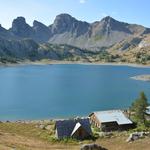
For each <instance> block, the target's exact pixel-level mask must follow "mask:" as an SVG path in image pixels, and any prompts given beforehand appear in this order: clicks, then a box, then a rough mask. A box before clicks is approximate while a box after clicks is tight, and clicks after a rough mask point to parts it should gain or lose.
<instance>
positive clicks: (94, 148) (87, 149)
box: [81, 144, 107, 150]
mask: <svg viewBox="0 0 150 150" xmlns="http://www.w3.org/2000/svg"><path fill="white" fill-rule="evenodd" d="M81 150H107V149H106V148H103V147H101V146H100V145H97V144H85V145H83V146H82V147H81Z"/></svg>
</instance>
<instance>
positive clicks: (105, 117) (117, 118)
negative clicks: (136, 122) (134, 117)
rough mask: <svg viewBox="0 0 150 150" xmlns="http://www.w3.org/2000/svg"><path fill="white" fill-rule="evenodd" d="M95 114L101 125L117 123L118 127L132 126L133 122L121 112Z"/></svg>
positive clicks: (111, 111)
mask: <svg viewBox="0 0 150 150" xmlns="http://www.w3.org/2000/svg"><path fill="white" fill-rule="evenodd" d="M94 114H95V115H96V117H97V119H98V120H99V121H100V122H101V123H107V122H117V124H118V125H125V124H132V121H131V120H130V119H128V118H127V117H126V116H125V114H124V113H123V112H122V111H121V110H108V111H98V112H94Z"/></svg>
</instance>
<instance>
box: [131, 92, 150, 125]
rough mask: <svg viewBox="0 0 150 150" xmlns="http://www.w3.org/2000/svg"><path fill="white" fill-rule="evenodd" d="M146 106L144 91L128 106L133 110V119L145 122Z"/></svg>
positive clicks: (141, 122) (140, 122) (139, 122)
mask: <svg viewBox="0 0 150 150" xmlns="http://www.w3.org/2000/svg"><path fill="white" fill-rule="evenodd" d="M147 107H148V101H147V97H146V95H145V94H144V92H141V93H140V96H139V98H138V99H136V100H135V101H134V102H133V103H132V106H131V108H130V110H131V111H132V112H133V119H134V120H135V122H137V123H138V124H145V120H146V119H145V113H146V111H147Z"/></svg>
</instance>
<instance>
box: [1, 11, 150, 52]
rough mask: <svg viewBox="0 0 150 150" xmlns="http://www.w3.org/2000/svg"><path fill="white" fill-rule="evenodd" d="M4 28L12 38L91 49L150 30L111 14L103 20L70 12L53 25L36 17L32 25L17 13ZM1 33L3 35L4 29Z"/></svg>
mask: <svg viewBox="0 0 150 150" xmlns="http://www.w3.org/2000/svg"><path fill="white" fill-rule="evenodd" d="M4 32H5V34H10V35H11V36H13V39H23V38H31V39H33V40H34V41H36V42H37V43H47V42H48V43H51V44H67V45H72V46H77V47H79V48H86V49H89V50H101V49H103V48H104V47H106V48H107V47H109V46H112V45H114V44H116V43H118V42H120V41H122V40H124V39H126V38H128V37H130V36H135V35H142V34H148V33H150V29H149V28H146V27H143V26H140V25H135V24H128V23H124V22H119V21H117V20H115V19H113V18H111V17H110V16H107V17H105V18H103V19H102V20H101V21H96V22H94V23H87V22H84V21H79V20H77V19H75V18H73V17H72V16H70V15H69V14H60V15H58V16H56V18H55V20H54V23H53V24H51V25H50V26H46V25H44V24H42V23H40V22H38V21H34V22H33V26H32V27H31V26H30V25H28V24H27V23H26V20H25V18H23V17H18V18H16V19H14V21H13V23H12V27H11V28H10V29H9V31H4ZM0 36H1V37H3V34H1V32H0Z"/></svg>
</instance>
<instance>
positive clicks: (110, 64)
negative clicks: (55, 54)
mask: <svg viewBox="0 0 150 150" xmlns="http://www.w3.org/2000/svg"><path fill="white" fill-rule="evenodd" d="M55 64H60V65H61V64H68V65H69V64H79V65H104V66H129V67H136V68H150V65H144V64H134V63H122V62H118V63H117V62H114V63H113V62H111V63H109V62H82V61H54V60H46V61H24V62H18V63H15V64H11V63H6V64H2V63H0V66H3V67H11V66H12V67H13V66H18V65H19V66H24V65H55Z"/></svg>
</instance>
